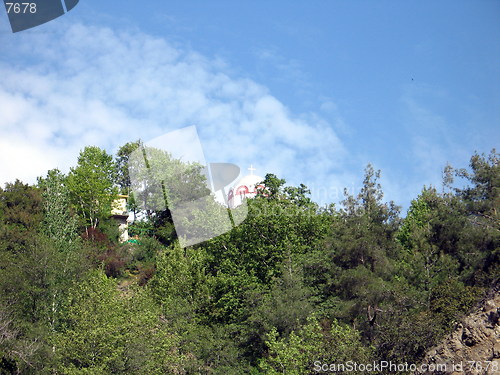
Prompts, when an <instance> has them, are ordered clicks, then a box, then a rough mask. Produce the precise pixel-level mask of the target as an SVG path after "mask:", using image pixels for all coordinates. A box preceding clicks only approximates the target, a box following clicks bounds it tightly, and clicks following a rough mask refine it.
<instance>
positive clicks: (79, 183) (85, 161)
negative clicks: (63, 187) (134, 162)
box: [67, 146, 118, 229]
mask: <svg viewBox="0 0 500 375" xmlns="http://www.w3.org/2000/svg"><path fill="white" fill-rule="evenodd" d="M115 171H116V169H115V164H114V162H113V158H112V156H111V155H108V154H107V153H106V151H104V150H102V149H100V148H99V147H95V146H88V147H85V148H84V149H83V151H81V152H80V156H79V157H78V165H77V166H76V167H75V168H71V171H70V173H69V176H68V179H67V186H68V188H69V191H70V194H71V200H72V202H73V204H74V205H75V208H76V210H77V212H78V214H79V215H80V216H81V217H82V219H83V221H84V223H85V225H86V227H91V228H93V229H95V228H97V225H98V223H99V220H101V219H102V218H106V217H108V216H109V213H110V210H111V202H112V201H113V200H114V199H115V196H116V194H117V192H118V191H117V189H116V187H115V186H114V181H115Z"/></svg>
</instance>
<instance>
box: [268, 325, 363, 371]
mask: <svg viewBox="0 0 500 375" xmlns="http://www.w3.org/2000/svg"><path fill="white" fill-rule="evenodd" d="M266 343H267V345H268V347H269V353H268V356H267V357H265V358H263V359H262V360H261V362H260V368H261V369H262V370H263V371H264V372H265V373H266V374H271V375H273V374H291V375H308V374H316V373H318V371H319V370H318V366H320V365H321V364H324V363H326V364H331V363H335V364H341V363H347V362H348V361H353V362H358V363H367V362H368V360H369V359H370V352H371V349H369V348H366V347H364V346H363V345H362V344H361V342H360V337H359V333H358V332H357V331H355V330H353V329H351V328H349V327H348V326H344V325H341V324H339V323H338V322H337V321H336V320H333V321H331V322H323V326H322V325H321V324H320V322H319V321H318V320H317V319H316V318H314V317H311V318H309V320H308V322H307V324H305V325H304V326H302V327H301V328H300V329H299V330H298V331H296V332H292V333H291V334H290V335H289V336H288V337H279V334H278V331H277V330H276V329H273V330H272V331H271V332H270V333H269V334H268V336H267V342H266ZM351 373H353V374H356V373H361V372H354V371H353V372H351Z"/></svg>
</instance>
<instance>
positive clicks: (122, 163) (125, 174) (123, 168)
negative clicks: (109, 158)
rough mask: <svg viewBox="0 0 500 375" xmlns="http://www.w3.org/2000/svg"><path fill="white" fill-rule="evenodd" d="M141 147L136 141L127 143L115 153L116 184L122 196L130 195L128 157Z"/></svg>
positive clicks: (140, 143)
mask: <svg viewBox="0 0 500 375" xmlns="http://www.w3.org/2000/svg"><path fill="white" fill-rule="evenodd" d="M141 146H142V142H141V140H137V141H135V142H127V143H125V144H124V145H123V146H121V147H120V148H119V149H118V152H117V153H116V159H115V164H116V171H117V183H118V186H119V187H120V192H121V193H122V194H127V195H129V194H130V184H131V182H130V173H129V160H130V155H131V154H132V153H133V152H134V151H135V150H137V149H138V148H139V147H141Z"/></svg>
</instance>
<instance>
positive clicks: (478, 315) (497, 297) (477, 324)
mask: <svg viewBox="0 0 500 375" xmlns="http://www.w3.org/2000/svg"><path fill="white" fill-rule="evenodd" d="M422 363H423V364H424V365H427V366H428V369H427V370H426V371H425V370H420V371H417V372H416V373H415V374H425V375H427V374H434V375H438V374H453V375H458V374H462V375H463V374H470V375H476V374H487V375H490V374H491V375H492V374H499V375H500V287H498V286H497V287H496V288H494V289H493V290H492V292H491V293H490V295H489V297H488V298H487V299H486V300H485V301H484V303H483V304H482V306H481V307H480V308H478V309H477V310H476V311H475V312H473V313H472V314H470V315H468V316H467V317H466V318H465V319H463V320H462V321H461V322H460V323H459V324H458V325H457V327H456V329H455V330H454V331H453V333H451V334H450V335H449V336H448V337H446V338H445V339H444V340H443V342H442V343H441V344H440V345H438V346H437V347H435V348H433V349H431V350H430V351H429V352H428V353H427V355H426V356H425V358H424V360H423V362H422ZM438 364H439V365H442V364H446V369H444V368H440V369H438V368H436V365H438Z"/></svg>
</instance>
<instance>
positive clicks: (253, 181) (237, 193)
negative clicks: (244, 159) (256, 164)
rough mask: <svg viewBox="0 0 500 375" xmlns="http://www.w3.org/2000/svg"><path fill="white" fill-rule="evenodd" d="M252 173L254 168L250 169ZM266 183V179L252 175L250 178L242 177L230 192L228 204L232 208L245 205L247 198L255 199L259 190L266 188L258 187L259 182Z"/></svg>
mask: <svg viewBox="0 0 500 375" xmlns="http://www.w3.org/2000/svg"><path fill="white" fill-rule="evenodd" d="M248 169H249V170H250V171H253V170H254V169H253V168H252V167H250V168H248ZM262 181H264V178H262V177H260V176H256V175H254V174H250V175H248V176H244V177H242V178H241V179H240V180H239V181H238V182H236V183H235V184H234V185H233V187H232V188H231V189H230V190H229V194H228V197H227V198H228V203H229V207H230V208H235V207H238V206H239V205H240V204H242V203H243V200H244V199H245V198H253V197H255V196H256V195H257V189H258V188H259V187H264V185H263V184H262V185H258V184H259V182H262Z"/></svg>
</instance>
